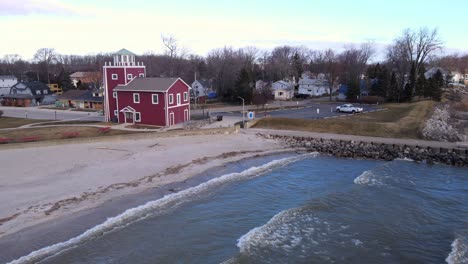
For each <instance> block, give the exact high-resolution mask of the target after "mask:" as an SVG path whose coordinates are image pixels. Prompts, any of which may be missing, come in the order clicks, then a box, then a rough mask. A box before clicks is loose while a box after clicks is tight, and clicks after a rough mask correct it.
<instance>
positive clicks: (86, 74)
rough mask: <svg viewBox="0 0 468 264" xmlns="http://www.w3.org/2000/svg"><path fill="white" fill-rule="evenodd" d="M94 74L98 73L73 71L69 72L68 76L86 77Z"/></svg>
mask: <svg viewBox="0 0 468 264" xmlns="http://www.w3.org/2000/svg"><path fill="white" fill-rule="evenodd" d="M95 74H99V72H81V71H79V72H74V73H72V74H70V78H86V77H91V76H93V75H95Z"/></svg>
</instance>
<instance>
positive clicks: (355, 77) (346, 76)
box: [339, 42, 375, 99]
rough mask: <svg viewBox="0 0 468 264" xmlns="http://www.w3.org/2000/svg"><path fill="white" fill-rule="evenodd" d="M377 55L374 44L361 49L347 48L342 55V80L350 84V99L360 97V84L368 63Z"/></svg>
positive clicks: (364, 44)
mask: <svg viewBox="0 0 468 264" xmlns="http://www.w3.org/2000/svg"><path fill="white" fill-rule="evenodd" d="M374 53H375V49H374V44H373V43H372V42H367V43H363V44H361V46H360V47H359V48H355V47H354V46H347V47H345V50H344V51H343V52H342V53H341V54H340V56H339V59H340V63H341V66H342V67H343V68H342V72H341V79H342V81H343V82H345V83H348V95H347V96H348V98H350V99H354V98H356V96H359V95H360V91H359V88H360V87H359V84H360V79H361V76H362V74H363V73H364V70H365V69H366V66H367V62H368V61H369V60H370V58H372V56H373V55H374Z"/></svg>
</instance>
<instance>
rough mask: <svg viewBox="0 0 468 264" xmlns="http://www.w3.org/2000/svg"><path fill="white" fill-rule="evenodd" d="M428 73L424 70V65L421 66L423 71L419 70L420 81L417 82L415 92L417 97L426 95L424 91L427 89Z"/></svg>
mask: <svg viewBox="0 0 468 264" xmlns="http://www.w3.org/2000/svg"><path fill="white" fill-rule="evenodd" d="M425 72H426V69H425V68H424V65H422V66H421V69H420V70H419V74H418V79H417V80H416V90H415V95H416V96H419V97H421V96H423V95H424V90H425V89H426V82H427V81H426V77H425V76H424V73H425Z"/></svg>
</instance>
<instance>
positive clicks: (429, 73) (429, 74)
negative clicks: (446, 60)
mask: <svg viewBox="0 0 468 264" xmlns="http://www.w3.org/2000/svg"><path fill="white" fill-rule="evenodd" d="M438 70H439V71H440V72H441V73H442V74H443V75H445V74H447V71H445V70H444V69H442V68H441V67H432V68H430V69H429V70H427V71H426V72H425V73H424V77H426V79H429V78H431V77H432V76H434V75H435V74H436V72H437V71H438Z"/></svg>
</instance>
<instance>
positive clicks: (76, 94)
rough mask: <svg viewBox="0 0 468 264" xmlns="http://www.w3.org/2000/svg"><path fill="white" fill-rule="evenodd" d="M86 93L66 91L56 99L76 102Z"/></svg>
mask: <svg viewBox="0 0 468 264" xmlns="http://www.w3.org/2000/svg"><path fill="white" fill-rule="evenodd" d="M86 92H87V90H68V91H66V92H64V93H63V94H61V95H59V96H57V99H59V100H60V99H62V100H64V99H65V100H76V99H77V98H78V97H80V96H82V95H83V94H85V93H86Z"/></svg>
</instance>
